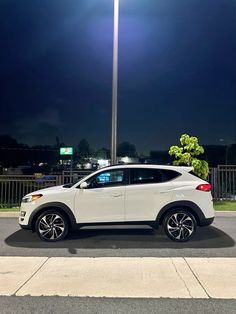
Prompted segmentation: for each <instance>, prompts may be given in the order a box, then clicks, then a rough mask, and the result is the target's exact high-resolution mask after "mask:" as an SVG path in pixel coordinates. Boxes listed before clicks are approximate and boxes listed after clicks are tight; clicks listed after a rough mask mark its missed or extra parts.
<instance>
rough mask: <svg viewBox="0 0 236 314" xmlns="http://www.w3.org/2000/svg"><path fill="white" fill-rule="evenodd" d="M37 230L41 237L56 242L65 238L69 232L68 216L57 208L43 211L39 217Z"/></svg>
mask: <svg viewBox="0 0 236 314" xmlns="http://www.w3.org/2000/svg"><path fill="white" fill-rule="evenodd" d="M35 230H36V232H37V234H38V236H39V237H40V239H42V240H44V241H49V242H56V241H59V240H62V239H64V238H65V236H66V235H67V233H68V222H67V219H66V217H65V216H64V215H63V214H61V213H60V212H59V211H57V210H56V209H49V210H47V211H45V212H43V213H42V214H41V215H40V216H39V217H38V219H37V221H36V224H35Z"/></svg>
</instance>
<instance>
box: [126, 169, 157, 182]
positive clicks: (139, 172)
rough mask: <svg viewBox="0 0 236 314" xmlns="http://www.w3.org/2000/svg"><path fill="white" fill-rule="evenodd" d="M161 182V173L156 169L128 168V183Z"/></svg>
mask: <svg viewBox="0 0 236 314" xmlns="http://www.w3.org/2000/svg"><path fill="white" fill-rule="evenodd" d="M159 182H162V174H161V172H160V171H159V170H158V169H150V168H149V169H145V168H139V169H132V168H131V169H130V184H148V183H159Z"/></svg>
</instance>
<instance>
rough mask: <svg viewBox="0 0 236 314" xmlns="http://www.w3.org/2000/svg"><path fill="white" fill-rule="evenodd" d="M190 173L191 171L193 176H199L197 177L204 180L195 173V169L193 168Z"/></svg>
mask: <svg viewBox="0 0 236 314" xmlns="http://www.w3.org/2000/svg"><path fill="white" fill-rule="evenodd" d="M189 173H190V174H191V175H192V176H194V177H197V178H199V179H201V180H202V178H201V177H199V176H198V175H197V174H196V173H194V172H193V170H191V171H190V172H189Z"/></svg>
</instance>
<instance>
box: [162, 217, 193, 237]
mask: <svg viewBox="0 0 236 314" xmlns="http://www.w3.org/2000/svg"><path fill="white" fill-rule="evenodd" d="M167 229H168V232H169V233H170V235H171V236H172V237H173V238H175V239H176V240H186V239H187V238H189V237H190V236H191V235H192V233H193V231H194V221H193V219H192V218H191V217H190V216H189V215H188V214H186V213H175V214H173V215H171V216H170V217H169V219H168V221H167Z"/></svg>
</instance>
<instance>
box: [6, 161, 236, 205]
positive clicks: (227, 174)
mask: <svg viewBox="0 0 236 314" xmlns="http://www.w3.org/2000/svg"><path fill="white" fill-rule="evenodd" d="M91 172H92V171H91V170H78V171H73V173H72V176H71V173H70V171H63V172H62V174H60V175H50V176H45V177H42V178H37V177H35V176H33V175H32V176H30V175H28V176H23V175H0V208H1V207H2V208H4V207H18V206H19V205H20V202H21V199H22V197H23V196H24V195H26V194H28V193H30V192H33V191H36V190H40V189H43V188H46V187H50V186H55V185H61V184H66V183H69V182H72V181H73V182H76V181H78V180H80V179H81V178H83V177H84V176H86V175H88V174H90V173H91ZM208 180H209V182H210V183H211V184H212V194H213V198H214V199H216V200H236V165H233V166H231V165H220V166H218V167H217V168H211V169H210V174H209V178H208Z"/></svg>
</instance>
